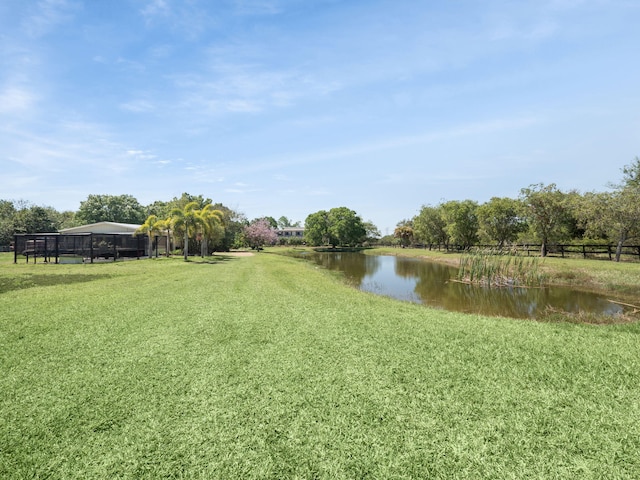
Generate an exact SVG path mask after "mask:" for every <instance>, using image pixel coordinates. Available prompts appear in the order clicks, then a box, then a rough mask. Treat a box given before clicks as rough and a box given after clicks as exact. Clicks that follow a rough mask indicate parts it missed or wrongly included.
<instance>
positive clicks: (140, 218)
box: [76, 195, 147, 224]
mask: <svg viewBox="0 0 640 480" xmlns="http://www.w3.org/2000/svg"><path fill="white" fill-rule="evenodd" d="M76 217H77V218H78V220H80V221H82V222H84V223H98V222H117V223H132V224H142V223H143V222H144V221H145V219H146V218H147V213H146V210H145V208H144V207H143V206H142V205H140V203H138V200H136V198H134V197H133V196H131V195H89V196H88V197H87V199H86V200H85V201H83V202H80V208H79V209H78V212H77V213H76Z"/></svg>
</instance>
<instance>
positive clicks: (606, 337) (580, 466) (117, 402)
mask: <svg viewBox="0 0 640 480" xmlns="http://www.w3.org/2000/svg"><path fill="white" fill-rule="evenodd" d="M208 260H209V261H210V262H211V263H202V262H188V263H185V262H182V261H180V260H177V259H175V260H174V259H169V260H164V259H163V260H154V261H138V262H123V263H119V264H104V265H87V266H82V265H71V266H63V265H58V266H54V265H50V266H45V265H36V266H33V265H30V266H28V267H27V266H24V265H18V266H13V265H5V264H0V275H1V276H2V277H3V278H8V277H11V276H12V275H30V274H31V275H33V274H36V273H37V274H38V275H43V276H45V277H46V276H49V275H74V274H75V275H77V274H78V272H82V273H83V274H91V275H92V276H93V277H91V278H90V279H87V281H78V282H75V283H69V284H68V285H64V284H62V285H50V284H47V285H46V286H41V287H39V286H30V287H29V288H24V289H13V290H10V291H6V292H5V293H3V294H0V315H1V317H0V318H1V320H0V322H1V324H0V326H1V329H0V347H1V348H0V365H1V367H2V372H3V375H2V378H0V478H25V477H26V478H38V477H47V476H49V477H50V478H107V477H109V478H158V477H167V478H181V477H182V478H367V477H370V478H425V477H432V478H451V477H465V476H466V477H475V478H479V477H481V478H509V477H512V478H515V477H517V478H548V477H558V478H561V477H564V478H575V477H581V478H634V477H637V476H639V475H640V462H639V460H638V457H640V428H639V425H640V403H639V395H638V385H639V384H640V383H639V380H640V352H639V349H638V346H639V344H638V339H639V337H638V332H639V330H638V327H637V325H621V326H607V327H593V326H582V325H573V324H541V323H535V322H529V321H516V320H508V319H494V318H485V317H478V316H473V315H463V314H457V313H449V312H443V311H438V310H432V309H428V308H424V307H421V306H417V305H412V304H406V303H400V302H396V301H393V300H390V299H385V298H380V297H376V296H374V295H372V294H366V293H362V292H358V291H356V290H354V289H351V288H348V287H345V286H344V285H343V284H342V283H341V282H340V281H339V279H337V278H336V277H335V276H333V275H331V274H329V273H328V272H325V271H322V270H318V269H316V268H314V267H313V266H311V265H310V264H306V263H302V262H299V261H295V260H292V259H288V258H284V257H279V256H276V255H269V254H259V255H256V256H254V257H249V258H228V259H224V260H221V259H215V258H212V259H208ZM45 283H46V282H45ZM48 283H55V282H48Z"/></svg>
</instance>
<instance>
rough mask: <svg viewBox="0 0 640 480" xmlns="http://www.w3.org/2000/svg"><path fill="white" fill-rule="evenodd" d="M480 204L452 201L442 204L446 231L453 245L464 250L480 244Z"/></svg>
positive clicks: (470, 201) (467, 201)
mask: <svg viewBox="0 0 640 480" xmlns="http://www.w3.org/2000/svg"><path fill="white" fill-rule="evenodd" d="M477 210H478V204H477V203H476V202H474V201H472V200H463V201H458V200H451V201H449V202H445V203H443V204H442V213H443V218H444V220H445V223H446V227H445V230H446V232H447V234H448V236H449V238H450V240H451V242H452V243H454V244H455V245H458V246H460V247H462V248H464V249H468V248H471V247H472V246H473V245H475V244H476V243H478V215H477Z"/></svg>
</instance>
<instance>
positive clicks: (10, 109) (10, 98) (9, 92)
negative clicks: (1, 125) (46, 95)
mask: <svg viewBox="0 0 640 480" xmlns="http://www.w3.org/2000/svg"><path fill="white" fill-rule="evenodd" d="M36 99H37V96H36V95H35V94H34V93H33V92H32V91H31V90H29V89H27V88H25V87H21V86H12V85H10V86H7V87H5V88H4V89H0V114H8V113H19V112H24V111H27V110H29V109H30V108H31V107H32V106H33V105H34V104H35V102H36Z"/></svg>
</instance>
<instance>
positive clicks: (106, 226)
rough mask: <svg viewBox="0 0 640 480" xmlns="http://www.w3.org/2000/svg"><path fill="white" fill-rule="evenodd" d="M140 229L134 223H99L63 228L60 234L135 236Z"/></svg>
mask: <svg viewBox="0 0 640 480" xmlns="http://www.w3.org/2000/svg"><path fill="white" fill-rule="evenodd" d="M138 228H140V225H135V224H133V223H116V222H98V223H90V224H89V225H80V226H79V227H71V228H63V229H62V230H59V232H60V233H66V234H72V233H114V234H120V235H125V234H126V235H133V233H134V232H135V231H136V230H137V229H138Z"/></svg>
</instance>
